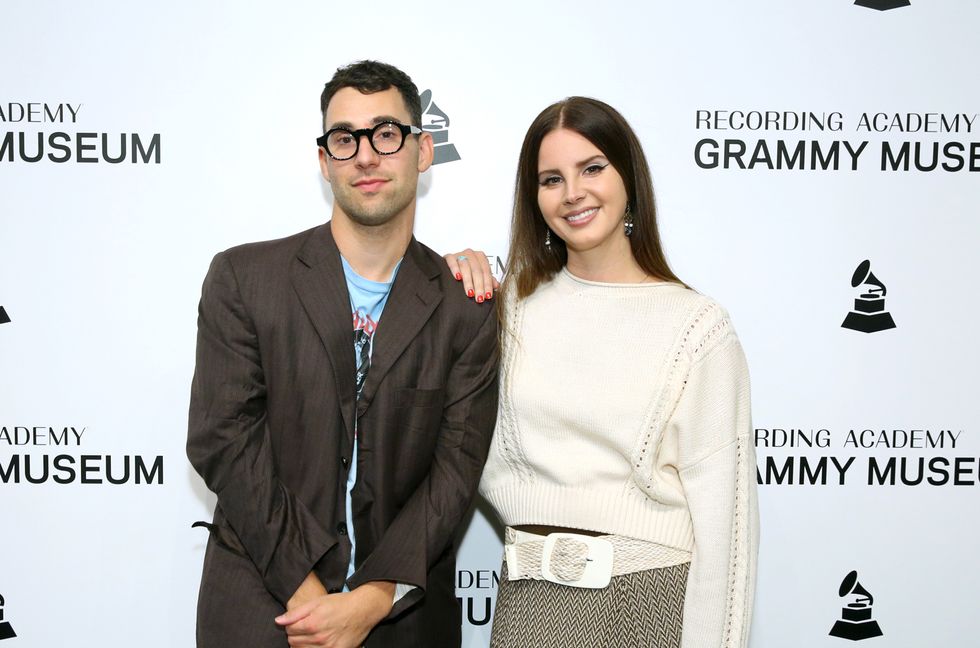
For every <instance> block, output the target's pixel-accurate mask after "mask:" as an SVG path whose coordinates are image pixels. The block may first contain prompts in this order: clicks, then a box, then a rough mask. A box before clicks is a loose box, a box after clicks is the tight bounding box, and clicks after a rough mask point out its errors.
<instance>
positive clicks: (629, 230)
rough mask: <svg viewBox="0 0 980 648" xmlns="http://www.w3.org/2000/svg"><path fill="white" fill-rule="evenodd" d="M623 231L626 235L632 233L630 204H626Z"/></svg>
mask: <svg viewBox="0 0 980 648" xmlns="http://www.w3.org/2000/svg"><path fill="white" fill-rule="evenodd" d="M623 231H624V232H625V233H626V236H632V235H633V214H632V212H630V206H629V205H628V204H627V205H626V216H624V217H623Z"/></svg>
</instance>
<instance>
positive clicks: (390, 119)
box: [327, 115, 404, 131]
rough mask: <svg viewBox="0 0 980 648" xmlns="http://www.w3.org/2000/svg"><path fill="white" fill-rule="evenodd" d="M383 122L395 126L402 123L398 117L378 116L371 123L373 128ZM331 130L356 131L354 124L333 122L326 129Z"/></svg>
mask: <svg viewBox="0 0 980 648" xmlns="http://www.w3.org/2000/svg"><path fill="white" fill-rule="evenodd" d="M384 122H395V123H396V124H403V123H404V122H403V121H402V120H401V119H399V118H398V117H392V116H391V115H378V116H377V117H375V118H373V119H372V120H371V123H372V124H374V125H375V126H377V125H378V124H381V123H384ZM331 128H346V129H347V130H350V131H352V130H357V129H356V128H354V124H352V123H350V122H348V121H342V122H334V123H333V124H331V125H330V128H328V129H327V130H330V129H331Z"/></svg>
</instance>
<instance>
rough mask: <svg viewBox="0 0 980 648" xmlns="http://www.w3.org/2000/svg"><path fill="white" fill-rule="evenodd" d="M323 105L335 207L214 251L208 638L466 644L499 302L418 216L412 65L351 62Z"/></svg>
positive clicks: (421, 153)
mask: <svg viewBox="0 0 980 648" xmlns="http://www.w3.org/2000/svg"><path fill="white" fill-rule="evenodd" d="M320 107H321V110H322V112H323V123H324V131H325V133H324V135H323V136H322V137H321V138H319V139H318V140H317V143H318V144H319V145H320V149H319V151H320V168H321V171H322V173H323V176H324V178H326V179H327V181H328V182H329V183H330V186H331V188H332V190H333V195H334V205H333V213H332V217H331V220H330V221H329V222H328V223H327V224H325V225H321V226H320V227H316V228H314V229H312V230H309V231H307V232H302V233H300V234H297V235H295V236H291V237H289V238H285V239H281V240H278V241H269V242H264V243H255V244H250V245H244V246H240V247H237V248H232V249H230V250H227V251H225V252H222V253H220V254H218V255H217V256H216V257H215V259H214V261H213V262H212V264H211V268H210V270H209V272H208V276H207V278H206V279H205V281H204V288H203V291H202V297H201V305H200V318H199V322H198V348H197V368H196V370H195V374H194V383H193V387H192V393H191V407H190V424H189V433H188V442H187V453H188V457H189V458H190V460H191V463H192V464H193V465H194V467H195V468H196V469H197V471H198V472H199V473H200V474H201V476H202V477H203V478H204V480H205V481H206V482H207V484H208V487H209V488H211V490H213V491H214V492H215V493H216V494H217V496H218V503H217V507H216V509H215V514H214V521H213V523H212V524H205V523H200V524H202V525H204V526H207V527H208V528H209V529H210V531H211V537H210V540H209V542H208V548H207V553H206V555H205V559H204V574H203V577H202V581H201V591H200V598H199V601H198V645H199V646H202V647H207V648H212V647H224V646H227V647H229V648H249V647H251V646H256V647H259V646H261V647H262V648H268V647H274V646H285V645H287V643H288V644H289V645H292V646H330V647H336V648H347V647H352V646H361V645H364V646H367V647H368V648H371V647H382V646H384V647H392V646H419V647H422V646H439V647H442V646H458V645H459V644H460V612H459V607H458V603H457V602H456V598H455V589H454V576H455V554H454V547H453V544H454V536H455V534H456V532H457V530H458V527H459V526H460V522H461V520H462V518H463V515H464V514H465V513H466V511H467V509H468V507H469V505H470V503H471V501H472V498H473V495H474V493H475V490H476V486H477V482H478V481H479V477H480V472H481V470H482V467H483V463H484V460H485V459H486V456H487V451H488V448H489V444H490V436H491V432H492V429H493V425H494V420H495V417H496V399H497V390H496V369H497V368H496V320H495V317H494V314H493V308H492V306H491V305H490V304H488V303H484V304H479V305H478V304H475V303H473V302H472V300H468V299H466V297H465V295H464V294H463V291H461V290H460V289H459V287H458V286H459V285H458V284H457V283H456V282H455V281H454V280H453V277H452V275H450V274H449V272H448V270H447V269H446V267H445V263H444V262H443V260H442V259H441V258H440V257H439V256H438V255H436V254H435V253H433V252H432V251H431V250H429V249H428V248H426V247H425V246H423V245H421V244H420V243H418V242H417V241H416V240H415V239H414V238H413V236H412V229H413V224H414V219H415V201H416V187H417V182H418V176H419V174H420V173H422V172H424V171H425V170H426V169H428V168H429V166H430V165H431V163H432V155H433V145H432V140H431V138H430V137H429V135H428V134H427V133H425V132H424V131H422V130H421V128H420V124H421V114H420V113H421V107H420V105H419V95H418V89H417V88H416V87H415V84H414V83H412V81H411V79H409V78H408V76H407V75H405V74H404V73H403V72H401V71H400V70H398V69H396V68H394V67H392V66H390V65H385V64H382V63H377V62H373V61H362V62H359V63H355V64H352V65H350V66H347V67H345V68H341V69H339V70H338V71H337V73H336V74H335V75H334V78H333V79H332V80H331V81H330V82H329V83H328V84H327V85H326V87H325V88H324V91H323V95H322V96H321V101H320ZM382 313H383V316H382ZM352 320H353V328H354V334H353V336H352V334H351V331H352Z"/></svg>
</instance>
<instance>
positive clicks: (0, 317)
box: [0, 306, 10, 324]
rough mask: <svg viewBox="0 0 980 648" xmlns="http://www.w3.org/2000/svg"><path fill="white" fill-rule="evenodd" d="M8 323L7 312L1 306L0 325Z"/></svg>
mask: <svg viewBox="0 0 980 648" xmlns="http://www.w3.org/2000/svg"><path fill="white" fill-rule="evenodd" d="M9 321H10V316H9V315H7V311H6V310H5V309H4V307H3V306H0V324H6V323H7V322H9Z"/></svg>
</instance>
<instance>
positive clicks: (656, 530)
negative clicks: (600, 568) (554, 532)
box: [482, 483, 694, 551]
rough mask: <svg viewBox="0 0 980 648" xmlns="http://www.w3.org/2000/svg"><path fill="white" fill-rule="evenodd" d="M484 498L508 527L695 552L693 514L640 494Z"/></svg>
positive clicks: (504, 490) (525, 490)
mask: <svg viewBox="0 0 980 648" xmlns="http://www.w3.org/2000/svg"><path fill="white" fill-rule="evenodd" d="M482 495H483V497H484V498H485V499H486V500H487V502H489V503H490V505H491V506H493V507H494V508H495V509H496V510H497V513H498V514H499V515H500V518H501V520H502V521H503V522H504V524H506V525H507V526H516V525H522V524H535V525H545V526H559V527H567V528H571V529H584V530H588V531H599V532H603V533H611V534H616V535H623V536H627V537H630V538H637V539H639V540H646V541H647V542H656V543H658V544H662V545H666V546H668V547H675V548H677V549H683V550H685V551H691V550H692V549H693V548H694V529H693V528H692V526H691V516H690V513H688V511H687V509H686V508H679V507H676V506H661V505H659V504H657V503H656V502H654V501H652V500H650V499H649V498H648V497H647V496H646V495H644V494H643V493H642V492H640V491H633V492H623V490H620V489H617V490H603V491H598V490H596V489H584V488H569V487H564V486H555V485H550V484H526V483H516V484H509V485H507V486H503V487H500V488H496V489H493V490H486V491H482Z"/></svg>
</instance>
